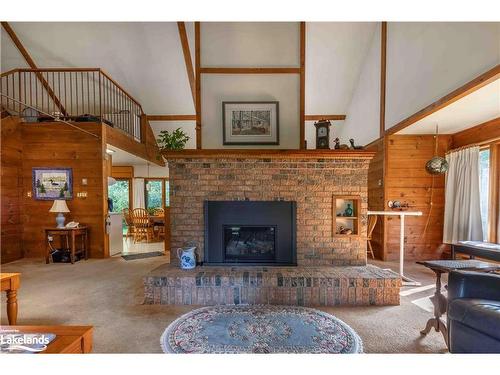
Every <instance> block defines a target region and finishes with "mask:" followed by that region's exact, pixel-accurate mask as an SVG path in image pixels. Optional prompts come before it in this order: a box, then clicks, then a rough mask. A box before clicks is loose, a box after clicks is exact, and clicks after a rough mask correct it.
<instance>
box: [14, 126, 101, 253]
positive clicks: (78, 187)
mask: <svg viewBox="0 0 500 375" xmlns="http://www.w3.org/2000/svg"><path fill="white" fill-rule="evenodd" d="M84 126H85V129H86V130H88V131H91V132H92V133H94V134H97V135H99V137H100V138H95V137H92V136H90V135H87V134H85V133H82V132H80V131H78V130H75V129H73V128H71V127H69V126H67V125H65V124H61V123H41V124H21V129H22V137H23V167H22V175H23V198H22V219H23V227H24V231H23V247H24V255H25V257H41V256H42V254H43V251H44V246H45V239H44V233H43V228H44V227H52V226H54V225H55V215H54V214H52V213H49V209H50V207H51V205H52V201H38V200H35V199H34V198H33V197H28V195H27V193H28V192H31V190H32V187H31V184H32V181H31V173H32V168H33V167H65V168H72V169H73V195H74V198H73V199H72V200H69V201H68V202H67V204H68V207H69V209H70V211H71V212H70V213H69V214H67V215H66V221H70V220H74V221H78V222H80V223H82V224H86V225H88V226H89V227H90V256H91V257H97V258H100V257H105V256H107V255H108V254H107V248H106V243H107V241H106V240H105V231H104V224H105V215H106V213H107V209H106V204H105V202H106V199H107V188H106V186H107V184H105V181H106V178H107V175H106V171H107V163H106V160H105V155H106V154H105V142H104V140H103V138H102V129H103V126H102V125H101V124H96V123H85V125H84ZM83 178H86V179H87V185H82V179H83ZM78 192H87V197H86V198H77V197H76V195H77V193H78Z"/></svg>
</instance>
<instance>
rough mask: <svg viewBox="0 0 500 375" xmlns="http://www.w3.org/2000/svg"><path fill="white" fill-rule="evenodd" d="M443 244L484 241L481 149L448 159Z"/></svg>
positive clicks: (456, 152) (448, 157)
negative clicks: (480, 177) (480, 172)
mask: <svg viewBox="0 0 500 375" xmlns="http://www.w3.org/2000/svg"><path fill="white" fill-rule="evenodd" d="M446 160H447V161H448V163H449V168H448V172H447V173H446V190H445V206H444V228H443V242H444V243H455V242H457V241H482V240H483V228H482V225H481V208H480V193H479V147H469V148H466V149H463V150H459V151H455V152H451V153H450V154H448V155H447V156H446Z"/></svg>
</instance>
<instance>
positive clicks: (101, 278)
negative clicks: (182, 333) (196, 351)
mask: <svg viewBox="0 0 500 375" xmlns="http://www.w3.org/2000/svg"><path fill="white" fill-rule="evenodd" d="M164 262H165V257H154V258H147V259H139V260H134V261H130V262H127V261H125V260H123V259H122V258H121V257H112V258H109V259H103V260H97V259H91V260H88V261H86V262H85V261H83V262H82V261H81V262H78V263H76V264H75V265H71V264H49V265H45V264H44V263H43V262H42V261H41V260H39V259H36V260H21V261H16V262H12V263H9V264H6V265H2V269H1V270H2V272H21V273H22V276H21V289H20V290H19V293H18V299H19V315H18V324H20V325H93V326H94V352H97V353H160V352H161V348H160V336H161V334H162V333H163V331H164V330H165V328H166V327H167V326H168V325H169V324H170V323H171V322H172V321H173V320H175V319H176V318H177V317H179V316H180V315H181V314H184V313H186V312H188V311H190V310H191V309H193V307H192V306H186V307H184V306H176V307H170V306H159V305H142V304H141V302H142V297H143V286H142V276H143V275H144V274H146V273H147V272H149V271H150V270H152V269H153V268H156V267H158V266H159V265H160V264H162V263H164ZM372 263H374V264H376V265H377V266H381V267H383V268H393V269H397V265H396V264H395V263H381V262H372ZM406 273H407V274H408V275H409V276H412V277H414V278H416V279H418V280H419V281H421V282H422V283H423V285H424V286H425V285H432V284H433V283H434V278H433V273H432V272H430V271H428V270H426V269H424V268H423V267H421V266H418V265H415V264H414V263H408V266H407V267H406ZM433 292H434V289H433V288H430V289H427V290H423V291H421V292H417V293H413V294H410V295H408V296H403V297H401V305H400V306H389V307H335V308H320V310H322V311H326V312H328V313H331V314H333V315H335V316H337V317H338V318H339V319H341V320H343V321H344V322H346V323H347V324H349V325H350V326H351V327H352V328H353V329H354V330H355V331H356V332H357V333H358V334H359V335H360V336H361V338H362V340H363V344H364V351H365V352H366V353H443V352H446V346H445V344H444V341H443V339H442V337H441V334H439V333H436V332H431V333H430V334H429V335H428V336H427V337H423V338H422V337H421V336H420V334H419V330H420V329H422V328H423V327H424V326H425V323H426V321H427V319H428V318H429V316H430V314H429V312H427V311H425V310H424V309H423V308H421V307H419V306H418V305H417V304H414V303H412V301H414V300H417V299H421V298H423V297H426V296H430V295H431V294H433ZM4 294H5V293H2V306H1V322H2V324H7V318H6V316H5V315H6V313H5V296H4Z"/></svg>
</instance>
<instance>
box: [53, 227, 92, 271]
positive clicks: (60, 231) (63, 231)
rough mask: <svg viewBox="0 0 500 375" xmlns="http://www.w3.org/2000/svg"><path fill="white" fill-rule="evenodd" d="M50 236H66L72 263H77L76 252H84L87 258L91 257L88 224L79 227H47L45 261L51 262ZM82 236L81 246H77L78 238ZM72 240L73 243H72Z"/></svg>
mask: <svg viewBox="0 0 500 375" xmlns="http://www.w3.org/2000/svg"><path fill="white" fill-rule="evenodd" d="M49 236H52V237H53V236H59V237H60V238H61V244H62V238H63V237H64V238H66V248H69V249H70V251H71V255H70V258H71V264H74V263H75V256H76V254H80V253H83V254H84V256H85V260H87V259H89V230H88V227H87V226H79V227H77V228H45V241H46V244H47V245H46V248H45V263H47V264H48V263H49V258H50V250H51V247H50V242H49V239H48V238H49ZM78 237H80V239H81V248H80V249H77V248H76V240H77V238H78ZM70 241H71V245H70Z"/></svg>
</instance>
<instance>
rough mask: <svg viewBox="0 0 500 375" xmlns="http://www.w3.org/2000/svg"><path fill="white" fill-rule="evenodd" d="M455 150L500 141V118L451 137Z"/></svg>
mask: <svg viewBox="0 0 500 375" xmlns="http://www.w3.org/2000/svg"><path fill="white" fill-rule="evenodd" d="M451 138H452V144H453V148H458V147H463V146H467V145H470V144H476V143H477V144H480V143H488V142H494V141H496V140H500V117H497V118H495V119H493V120H490V121H486V122H483V123H482V124H479V125H476V126H474V127H472V128H468V129H465V130H462V131H460V132H458V133H455V134H453V135H452V136H451Z"/></svg>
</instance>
